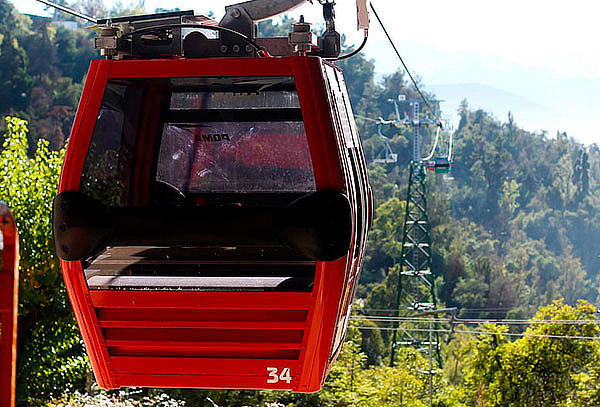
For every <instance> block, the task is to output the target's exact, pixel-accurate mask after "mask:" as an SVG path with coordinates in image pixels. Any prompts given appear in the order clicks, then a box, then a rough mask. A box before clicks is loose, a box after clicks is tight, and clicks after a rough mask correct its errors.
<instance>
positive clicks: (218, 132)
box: [53, 0, 372, 392]
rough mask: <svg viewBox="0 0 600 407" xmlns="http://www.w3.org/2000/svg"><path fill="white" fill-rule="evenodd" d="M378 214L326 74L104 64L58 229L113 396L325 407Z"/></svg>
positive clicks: (87, 106) (100, 374)
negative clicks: (255, 398) (296, 397)
mask: <svg viewBox="0 0 600 407" xmlns="http://www.w3.org/2000/svg"><path fill="white" fill-rule="evenodd" d="M295 2H296V3H299V2H300V1H299V0H295ZM267 3H268V2H267ZM328 4H329V3H328ZM243 5H244V4H242V6H243ZM246 5H247V4H246ZM244 10H245V9H243V8H242V12H245V11H244ZM230 14H232V9H231V8H228V15H230ZM235 14H236V13H234V15H235ZM242 14H243V13H242ZM249 14H250V13H249ZM255 15H256V14H255ZM153 18H154V19H153V20H152V21H156V19H155V16H154V17H153ZM178 18H179V17H178ZM225 19H227V17H226V18H225ZM225 19H224V20H225ZM114 21H115V20H113V22H114ZM203 21H204V22H205V21H206V20H203ZM153 24H156V23H153ZM221 25H223V21H222V22H221ZM180 26H182V27H186V28H189V27H188V24H181V25H180ZM169 27H170V28H169V29H172V28H173V25H170V26H169ZM203 27H204V26H203ZM142 31H143V33H148V30H147V29H145V28H142ZM299 31H301V30H299ZM159 34H160V33H158V34H157V33H156V32H153V33H152V35H153V36H154V37H156V36H158V37H160V35H159ZM131 37H132V38H133V47H134V49H135V31H134V34H132V35H131ZM121 38H123V37H121ZM101 39H102V40H103V41H104V40H106V38H105V37H101ZM186 41H187V40H184V43H185V42H186ZM206 41H210V40H209V39H207V40H206ZM223 41H224V40H223ZM109 42H110V41H109ZM264 43H265V44H266V43H267V41H265V42H264ZM320 43H322V42H321V41H320ZM104 44H105V43H104ZM188 45H189V44H188ZM119 46H121V45H119ZM211 47H212V48H211ZM211 47H208V48H207V49H215V47H213V46H211ZM227 47H230V45H223V46H221V47H216V49H217V50H219V49H220V50H225V48H227ZM267 48H268V46H267ZM325 48H326V46H324V47H321V49H325ZM228 49H230V48H228ZM296 49H297V50H298V49H299V50H300V52H301V53H302V52H303V50H302V47H296ZM238 50H239V48H238ZM246 50H247V51H248V52H250V51H251V50H249V48H248V49H246ZM105 51H106V50H105ZM205 51H206V49H204V50H200V49H199V48H198V47H196V48H194V51H193V53H194V55H202V56H206V53H207V52H208V54H209V55H210V56H212V55H211V54H210V52H209V51H206V52H205ZM161 52H164V51H161ZM263 53H266V52H264V50H263ZM107 54H110V53H107ZM183 54H184V55H186V54H187V49H186V45H184V46H183ZM371 208H372V203H371V194H370V189H369V185H368V181H367V174H366V164H365V159H364V156H363V152H362V147H361V144H360V139H359V136H358V133H357V131H356V127H355V123H354V118H353V115H352V111H351V108H350V102H349V98H348V94H347V92H346V88H345V84H344V79H343V76H342V72H341V71H340V69H339V68H337V67H336V66H334V65H333V64H331V63H329V62H327V61H325V60H323V59H322V58H320V57H317V56H288V57H280V58H259V57H256V56H255V57H248V58H239V57H238V58H232V57H228V58H197V59H194V58H182V57H180V58H163V59H150V60H149V59H136V58H119V59H118V60H103V61H93V62H92V64H91V67H90V70H89V73H88V76H87V81H86V84H85V88H84V91H83V94H82V98H81V102H80V105H79V109H78V111H77V115H76V118H75V122H74V125H73V129H72V132H71V138H70V141H69V145H68V149H67V154H66V158H65V163H64V167H63V172H62V175H61V181H60V187H59V195H58V196H57V198H56V200H55V204H54V220H53V227H54V235H55V241H56V249H57V253H58V255H59V256H60V257H61V259H62V260H61V265H62V269H63V274H64V279H65V283H66V286H67V290H68V293H69V296H70V299H71V302H72V304H73V308H74V310H75V315H76V317H77V320H78V323H79V326H80V329H81V331H82V334H83V338H84V340H85V343H86V348H87V350H88V352H89V355H90V360H91V362H92V366H93V368H94V372H95V374H96V378H97V380H98V383H99V384H100V386H102V387H104V388H118V387H123V386H150V387H194V388H254V389H262V388H264V389H291V390H294V391H298V392H314V391H317V390H319V389H320V388H321V385H322V383H323V381H324V379H325V376H326V373H327V370H328V368H329V366H330V365H331V363H332V362H333V360H334V359H335V356H336V354H337V352H338V351H339V350H340V347H341V344H342V341H343V337H344V334H345V330H346V327H347V323H348V317H349V312H350V305H351V302H352V297H353V295H354V290H355V287H356V283H357V280H358V277H359V273H360V269H361V266H362V263H363V253H364V248H365V243H366V238H367V228H368V225H369V223H370V219H371Z"/></svg>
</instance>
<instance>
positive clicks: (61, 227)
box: [60, 223, 68, 232]
mask: <svg viewBox="0 0 600 407" xmlns="http://www.w3.org/2000/svg"><path fill="white" fill-rule="evenodd" d="M67 229H68V227H67V224H66V223H61V224H60V231H61V232H66V231H67Z"/></svg>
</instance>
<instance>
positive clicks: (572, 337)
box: [353, 326, 600, 341]
mask: <svg viewBox="0 0 600 407" xmlns="http://www.w3.org/2000/svg"><path fill="white" fill-rule="evenodd" d="M353 328H358V329H367V330H372V331H377V330H381V331H392V330H400V329H402V330H404V331H409V332H438V333H450V332H455V333H468V334H475V335H501V336H514V337H534V338H550V339H581V340H592V341H599V340H600V337H597V336H578V335H544V334H529V333H521V334H520V333H510V332H506V333H505V332H489V331H467V330H461V329H455V330H454V331H450V330H449V329H431V330H430V329H419V328H388V327H373V326H355V327H353Z"/></svg>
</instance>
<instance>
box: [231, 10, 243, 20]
mask: <svg viewBox="0 0 600 407" xmlns="http://www.w3.org/2000/svg"><path fill="white" fill-rule="evenodd" d="M241 15H242V13H241V12H240V10H238V9H237V8H234V9H233V10H231V17H233V18H240V16H241Z"/></svg>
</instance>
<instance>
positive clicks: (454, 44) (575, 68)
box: [15, 0, 600, 143]
mask: <svg viewBox="0 0 600 407" xmlns="http://www.w3.org/2000/svg"><path fill="white" fill-rule="evenodd" d="M107 1H108V2H110V1H111V0H107ZM123 2H124V3H126V2H127V1H126V0H125V1H123ZM233 2H235V0H229V1H224V0H211V1H210V2H201V1H199V0H171V1H169V2H166V3H165V2H164V1H161V0H146V3H145V4H146V8H147V9H148V10H149V11H153V10H154V9H155V8H157V7H163V8H174V7H179V8H180V9H182V10H186V9H194V10H195V11H196V12H197V13H207V12H208V11H209V10H212V11H214V12H215V14H216V17H217V18H220V16H221V15H222V14H223V10H224V6H225V5H226V4H231V3H233ZM15 3H16V4H17V7H18V8H19V9H20V10H21V11H22V12H35V11H36V10H37V12H38V13H39V12H40V11H41V10H43V8H41V7H39V6H38V5H36V4H35V1H34V0H19V1H16V2H15ZM315 3H317V2H316V1H315ZM337 3H338V4H337V6H336V11H337V21H338V22H337V25H338V30H339V31H340V32H343V33H344V34H346V35H347V37H348V39H349V40H350V42H354V43H358V42H360V40H361V38H362V35H361V34H360V33H358V32H356V16H355V7H356V6H355V1H354V0H337ZM373 4H374V5H375V7H376V8H377V9H378V11H379V14H380V16H381V17H382V19H383V20H384V23H385V24H386V26H387V27H388V30H389V31H390V33H391V35H392V37H393V38H394V40H395V42H396V44H397V46H398V47H399V49H400V52H401V53H402V54H403V57H404V58H405V60H406V61H407V63H408V65H409V68H410V69H411V70H412V71H413V73H416V74H418V75H419V76H421V77H422V79H423V82H424V83H425V84H430V85H433V84H463V83H481V84H485V85H488V86H493V87H496V88H500V89H503V90H506V91H508V92H511V93H514V94H516V95H519V96H522V97H524V98H526V99H529V100H531V101H532V102H533V103H536V104H539V105H541V106H544V107H546V108H548V110H549V111H557V112H560V114H559V115H560V118H557V120H556V121H555V122H553V123H550V122H547V123H539V124H536V125H537V126H538V127H540V128H541V127H546V128H547V129H548V130H550V131H554V130H555V128H560V129H561V130H564V131H567V132H568V133H569V134H570V135H573V136H575V138H577V139H579V140H581V141H584V142H587V143H591V142H600V46H599V45H598V43H599V42H600V2H597V1H594V0H570V1H557V0H502V1H489V0H488V1H485V0H453V1H447V0H444V1H442V0H421V1H413V2H409V1H399V0H373ZM291 14H292V15H293V16H298V15H299V14H305V15H306V18H307V21H311V22H319V21H321V10H320V7H319V6H318V5H317V4H315V5H310V4H306V5H304V6H302V7H300V8H298V9H297V10H295V11H294V12H292V13H291ZM371 26H372V29H371V35H370V39H369V45H368V46H367V48H366V53H367V55H368V56H369V57H371V58H374V59H376V61H377V69H378V72H379V73H389V72H392V71H394V70H396V69H397V68H398V61H397V60H396V58H395V56H394V55H393V54H392V50H391V48H390V47H389V45H388V44H387V42H386V41H387V40H386V39H385V37H384V36H383V33H382V31H381V29H380V28H379V26H378V24H377V22H376V21H375V17H374V16H371ZM508 109H510V106H507V110H508ZM495 113H497V114H498V116H499V117H502V118H504V117H505V112H495ZM517 120H518V117H517ZM531 130H534V129H531Z"/></svg>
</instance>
